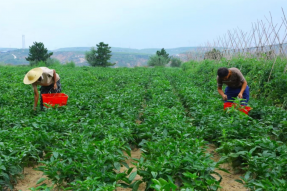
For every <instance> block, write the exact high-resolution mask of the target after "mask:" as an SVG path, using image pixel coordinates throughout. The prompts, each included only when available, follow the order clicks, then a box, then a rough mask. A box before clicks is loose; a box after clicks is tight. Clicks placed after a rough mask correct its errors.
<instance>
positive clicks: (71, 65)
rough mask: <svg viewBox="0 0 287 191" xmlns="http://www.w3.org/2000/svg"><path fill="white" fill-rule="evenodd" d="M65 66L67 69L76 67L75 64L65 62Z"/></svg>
mask: <svg viewBox="0 0 287 191" xmlns="http://www.w3.org/2000/svg"><path fill="white" fill-rule="evenodd" d="M66 66H67V67H71V68H75V67H76V64H75V62H73V61H71V62H67V63H66Z"/></svg>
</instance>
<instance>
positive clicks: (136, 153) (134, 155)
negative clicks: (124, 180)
mask: <svg viewBox="0 0 287 191" xmlns="http://www.w3.org/2000/svg"><path fill="white" fill-rule="evenodd" d="M140 157H141V150H140V149H133V150H132V151H131V158H137V159H139V158H140ZM133 162H134V161H133V160H132V159H129V160H128V161H126V163H127V164H128V165H129V167H135V165H133V164H132V163H133ZM124 170H127V169H126V168H125V167H122V168H121V172H123V171H124ZM136 170H137V169H136V168H134V169H133V172H134V171H136ZM141 179H142V177H140V176H139V175H137V176H136V177H135V179H134V181H136V180H141ZM131 190H132V188H117V191H131ZM138 190H145V183H141V184H140V186H139V189H138Z"/></svg>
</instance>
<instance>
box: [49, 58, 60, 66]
mask: <svg viewBox="0 0 287 191" xmlns="http://www.w3.org/2000/svg"><path fill="white" fill-rule="evenodd" d="M60 65H61V62H60V61H59V60H58V59H56V58H48V59H47V60H46V66H48V67H50V66H60Z"/></svg>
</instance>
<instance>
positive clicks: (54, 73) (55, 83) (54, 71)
mask: <svg viewBox="0 0 287 191" xmlns="http://www.w3.org/2000/svg"><path fill="white" fill-rule="evenodd" d="M53 78H54V90H55V89H57V82H56V78H57V75H56V70H53Z"/></svg>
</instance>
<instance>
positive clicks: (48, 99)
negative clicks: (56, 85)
mask: <svg viewBox="0 0 287 191" xmlns="http://www.w3.org/2000/svg"><path fill="white" fill-rule="evenodd" d="M68 97H69V96H68V95H66V94H64V93H50V94H42V99H43V104H44V106H45V107H47V108H49V107H51V106H55V105H59V106H63V105H67V101H68Z"/></svg>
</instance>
